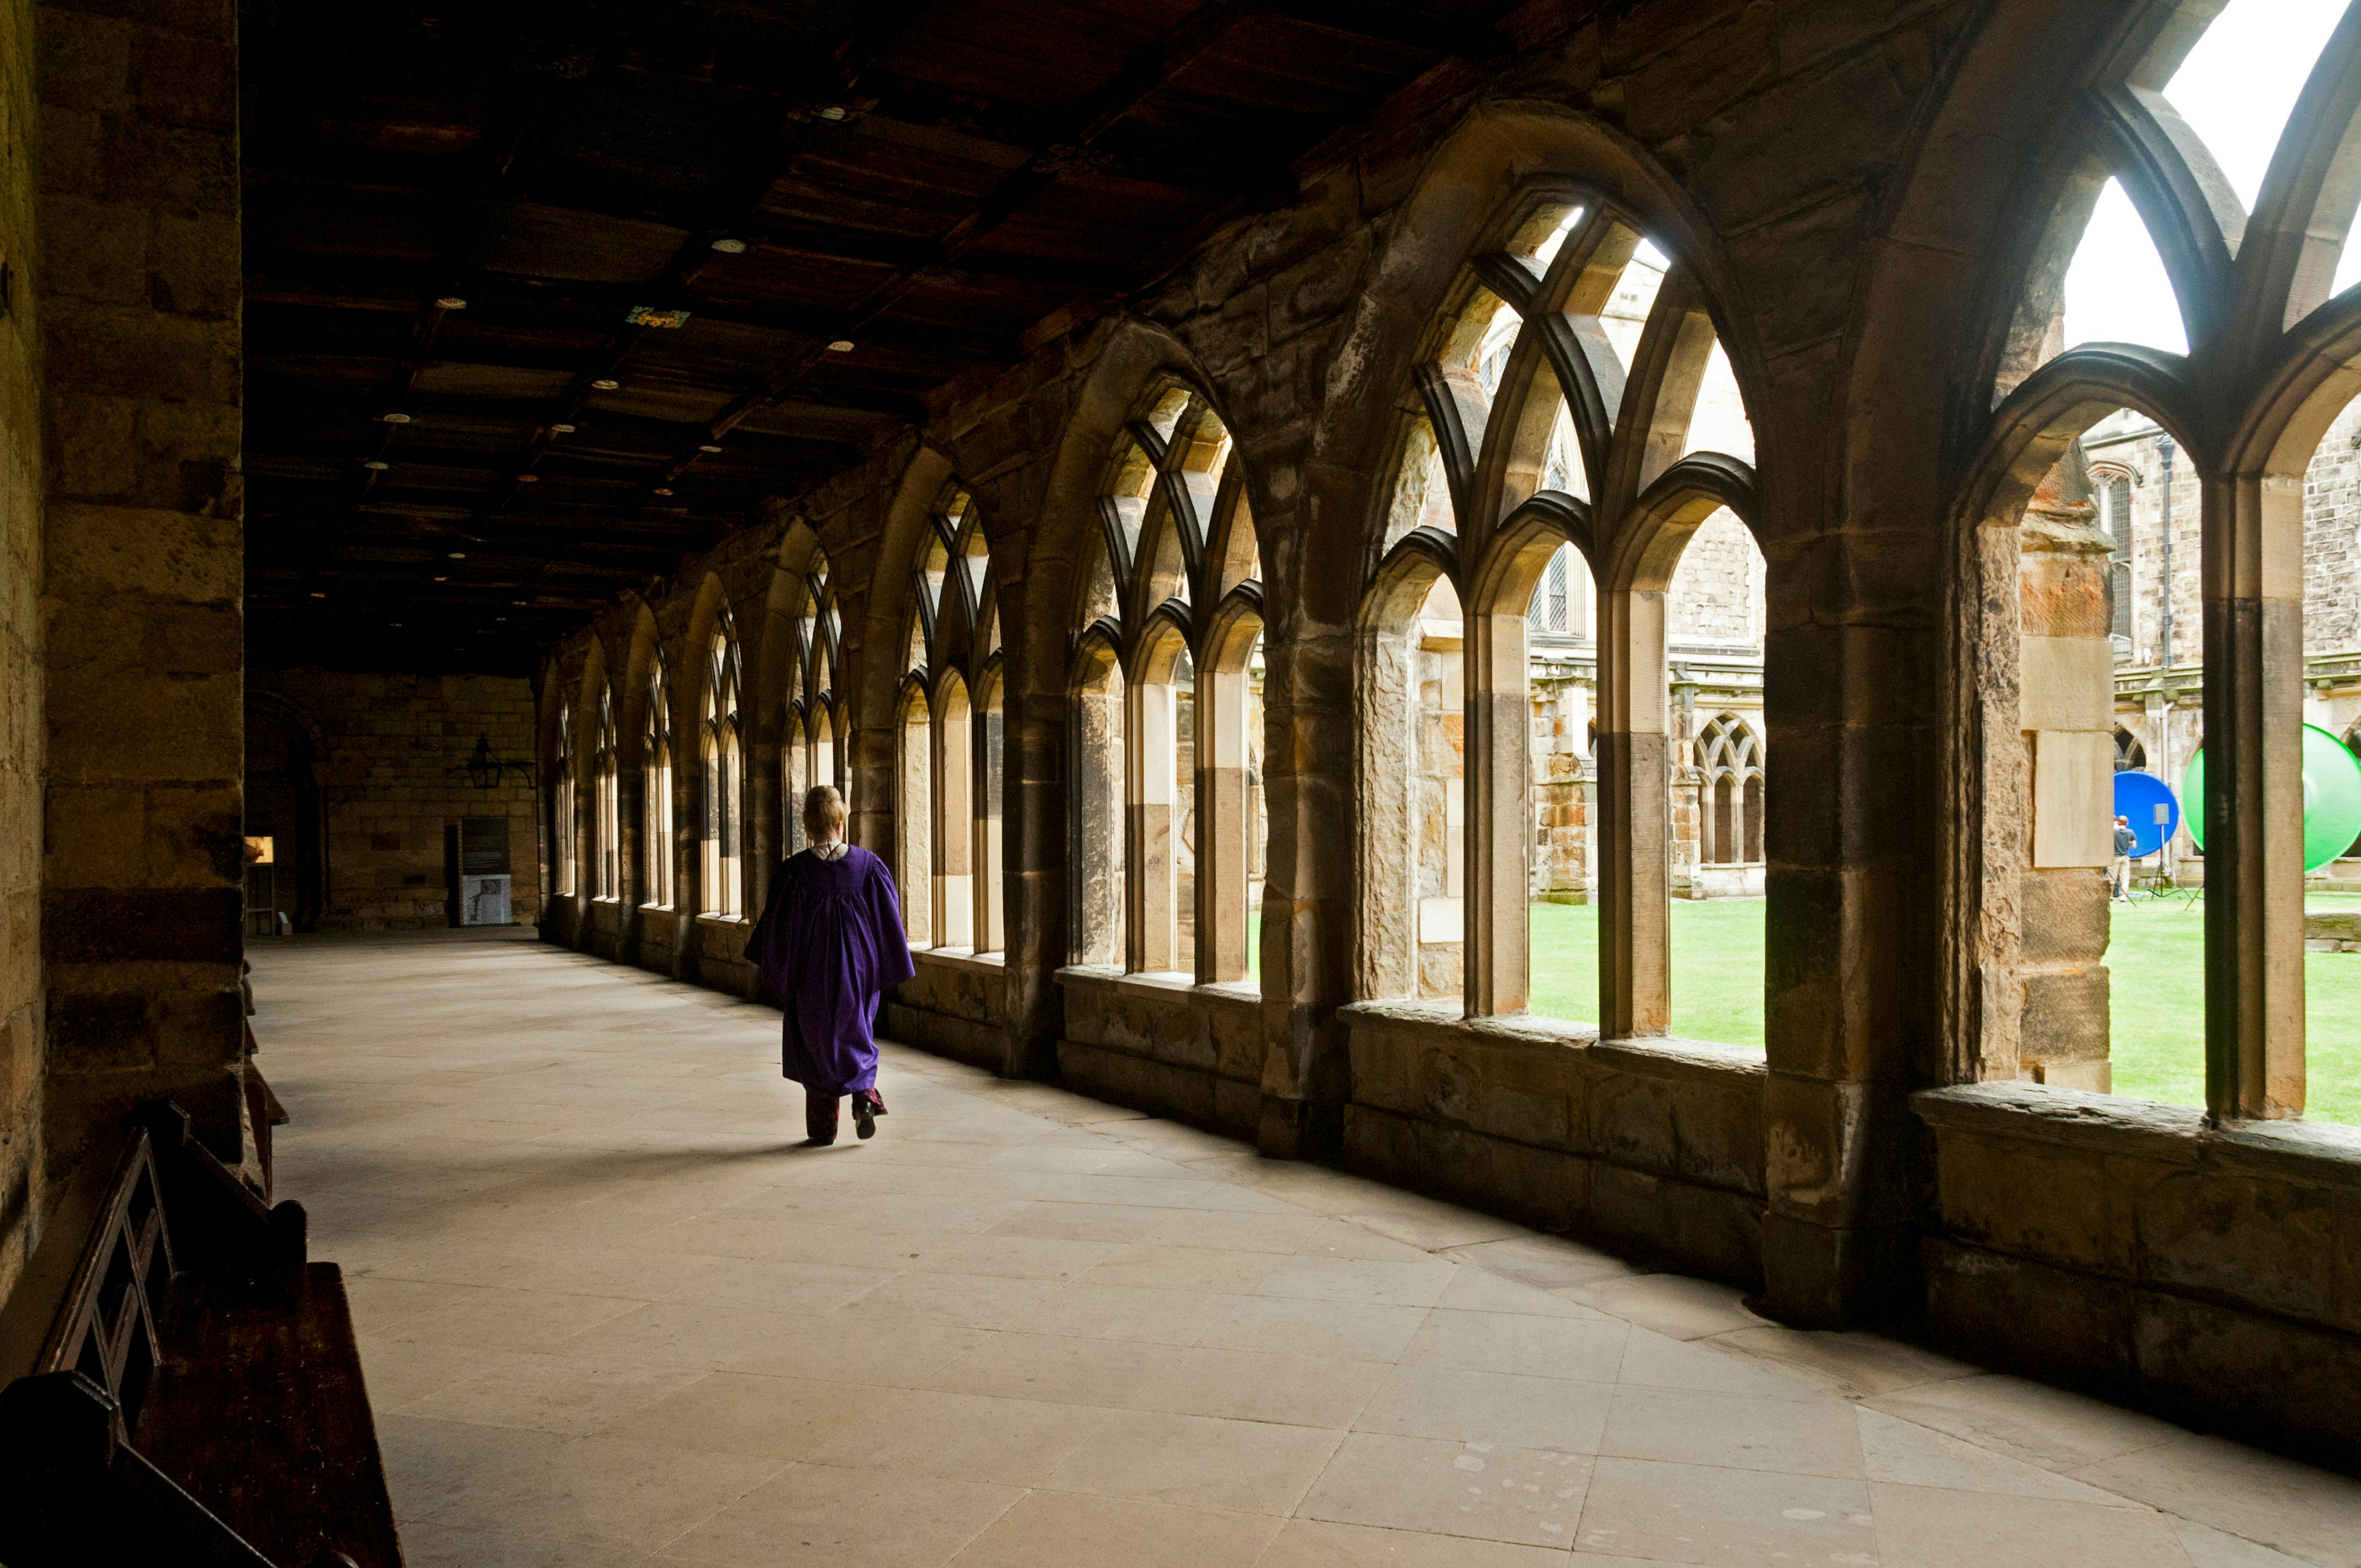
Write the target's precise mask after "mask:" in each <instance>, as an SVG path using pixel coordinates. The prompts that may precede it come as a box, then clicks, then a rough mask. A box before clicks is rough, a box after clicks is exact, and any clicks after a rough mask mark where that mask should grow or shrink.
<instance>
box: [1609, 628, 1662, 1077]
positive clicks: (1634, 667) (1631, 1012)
mask: <svg viewBox="0 0 2361 1568" xmlns="http://www.w3.org/2000/svg"><path fill="white" fill-rule="evenodd" d="M1664 681H1665V661H1664V594H1663V592H1661V591H1660V590H1654V589H1639V588H1610V589H1608V590H1606V591H1604V592H1602V593H1601V594H1600V595H1599V596H1598V904H1599V911H1598V1033H1599V1036H1600V1038H1602V1039H1642V1038H1646V1037H1649V1036H1658V1035H1663V1034H1665V1033H1667V1032H1668V1031H1669V1030H1670V1029H1671V1027H1672V983H1671V976H1672V961H1673V955H1672V919H1673V914H1672V897H1673V883H1672V866H1671V855H1672V792H1671V789H1670V788H1669V781H1670V776H1671V775H1670V772H1669V765H1668V756H1669V751H1668V748H1669V741H1668V740H1667V738H1666V735H1665V728H1666V725H1667V723H1668V722H1669V719H1670V714H1669V712H1668V710H1667V703H1666V699H1665V686H1664Z"/></svg>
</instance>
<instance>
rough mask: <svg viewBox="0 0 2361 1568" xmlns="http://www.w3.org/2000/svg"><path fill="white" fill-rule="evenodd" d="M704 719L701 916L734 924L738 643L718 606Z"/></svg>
mask: <svg viewBox="0 0 2361 1568" xmlns="http://www.w3.org/2000/svg"><path fill="white" fill-rule="evenodd" d="M704 674H705V714H704V719H703V723H702V725H701V728H700V733H699V736H698V741H699V746H700V751H701V756H702V760H703V762H704V764H705V777H704V791H703V794H704V797H705V799H704V806H705V820H704V823H703V824H702V831H701V832H700V834H699V838H700V840H701V842H702V844H703V846H704V851H705V860H704V865H703V868H702V870H703V873H704V874H703V877H702V881H701V883H700V888H699V892H700V895H701V897H702V898H703V901H704V905H705V907H704V911H703V912H704V913H705V914H707V915H710V916H715V917H717V918H719V919H724V920H736V919H739V918H741V916H743V915H744V913H745V907H744V905H745V893H744V889H745V867H744V861H743V852H744V851H743V847H742V846H741V844H740V842H739V833H740V826H741V822H742V821H743V817H742V815H741V809H740V808H741V805H742V801H741V790H742V788H743V784H742V778H743V773H744V769H743V766H742V758H741V748H740V742H739V724H738V689H739V666H738V640H737V637H736V635H735V634H734V633H733V631H732V630H731V627H730V611H729V609H728V607H727V606H724V607H723V609H722V610H721V613H720V616H719V622H718V624H717V625H716V626H715V628H714V631H713V638H712V641H709V642H708V643H707V644H706V651H705V671H704Z"/></svg>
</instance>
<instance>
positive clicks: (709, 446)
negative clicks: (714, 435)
mask: <svg viewBox="0 0 2361 1568" xmlns="http://www.w3.org/2000/svg"><path fill="white" fill-rule="evenodd" d="M697 450H698V451H699V452H719V451H720V450H721V448H719V446H716V445H714V444H713V443H711V442H709V441H708V442H707V443H705V444H703V445H701V446H699V447H698V448H697Z"/></svg>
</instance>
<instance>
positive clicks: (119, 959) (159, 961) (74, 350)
mask: <svg viewBox="0 0 2361 1568" xmlns="http://www.w3.org/2000/svg"><path fill="white" fill-rule="evenodd" d="M35 26H36V28H37V37H38V41H39V45H40V68H39V83H38V94H39V97H40V99H41V113H40V115H39V117H38V126H39V130H38V137H30V136H28V135H27V127H28V125H29V122H28V121H25V120H12V121H11V124H10V139H11V161H12V167H14V166H15V163H16V160H17V159H24V158H27V157H30V156H34V155H35V154H36V153H37V154H38V164H37V167H38V170H39V184H40V192H41V194H40V207H39V213H38V221H39V225H40V228H41V230H42V241H43V243H42V245H41V247H39V248H40V253H41V255H42V257H43V263H42V266H41V268H40V269H39V272H38V280H39V291H40V309H41V321H40V327H41V334H42V349H41V353H42V362H43V363H42V374H43V403H44V407H43V414H44V416H45V423H46V427H47V441H46V460H47V464H48V484H49V494H48V510H47V515H46V518H45V522H44V527H45V532H46V538H45V542H44V545H43V554H44V561H43V571H44V576H43V583H44V587H43V602H44V612H45V623H44V627H43V635H44V639H45V646H44V649H43V653H44V659H45V664H46V669H47V674H48V692H47V695H46V698H45V702H44V714H45V718H46V723H47V734H48V751H47V758H46V768H47V780H48V790H47V805H46V812H45V817H44V839H45V844H46V850H45V855H44V860H43V883H44V889H43V905H42V930H41V951H42V956H43V961H44V964H45V974H44V980H45V983H46V990H47V996H48V1002H47V1006H48V1028H49V1036H48V1051H49V1081H48V1087H47V1090H46V1091H45V1092H46V1097H47V1103H46V1108H45V1121H46V1125H47V1136H48V1138H49V1151H48V1152H49V1163H50V1165H51V1167H52V1168H53V1169H54V1170H56V1171H58V1172H59V1173H60V1177H62V1176H63V1175H64V1174H65V1173H66V1172H67V1171H68V1170H69V1169H70V1168H71V1167H73V1166H74V1165H76V1164H78V1163H81V1162H82V1161H84V1160H85V1158H87V1159H90V1160H95V1161H98V1162H100V1163H102V1164H103V1163H104V1162H105V1161H106V1160H108V1159H111V1158H112V1155H111V1152H106V1151H107V1148H108V1146H111V1145H112V1144H113V1143H114V1142H115V1140H116V1139H118V1138H119V1137H120V1127H121V1118H122V1116H123V1113H125V1111H126V1110H127V1109H128V1108H129V1107H130V1106H131V1105H133V1104H136V1103H137V1102H141V1101H145V1100H148V1099H152V1098H155V1097H158V1096H159V1095H169V1096H170V1097H171V1098H173V1099H176V1100H178V1101H180V1102H181V1104H182V1105H184V1106H185V1107H186V1108H187V1109H188V1111H189V1112H190V1113H191V1114H192V1118H193V1120H194V1123H195V1125H196V1128H197V1130H198V1132H199V1134H200V1135H202V1136H203V1138H204V1139H205V1140H206V1142H207V1143H208V1144H210V1145H211V1146H213V1147H214V1149H215V1151H216V1152H217V1153H219V1154H220V1155H222V1157H224V1158H225V1159H228V1160H231V1161H233V1162H236V1161H239V1160H241V1159H243V1158H245V1157H247V1151H248V1150H250V1148H251V1139H250V1137H249V1136H248V1135H247V1128H246V1123H245V1107H246V1103H247V1102H246V1096H245V1093H244V1084H245V1069H244V1066H243V1056H244V1035H245V1031H244V1020H243V1018H242V1016H241V1014H240V1010H239V1003H238V987H237V981H238V964H239V959H240V956H241V948H240V941H239V916H238V902H239V885H240V880H241V877H242V874H243V872H242V867H241V862H240V853H239V848H240V847H239V817H240V806H239V793H240V770H241V767H242V765H243V762H244V758H243V754H242V752H243V746H242V740H241V720H242V706H243V705H242V696H243V692H242V683H241V680H240V667H241V664H242V663H243V649H242V642H243V618H242V613H241V608H240V600H241V598H242V595H243V591H244V575H243V565H242V556H243V518H244V505H245V503H244V499H243V495H242V492H241V488H240V478H239V471H238V467H239V438H240V429H241V425H240V398H241V386H240V367H239V358H238V356H239V311H240V301H241V296H242V280H241V277H240V270H239V238H238V199H239V187H238V178H237V78H236V56H235V49H236V12H235V7H234V6H232V5H230V4H229V3H228V0H193V3H176V4H172V5H160V4H158V5H143V4H138V3H136V0H135V3H131V4H125V3H123V0H91V3H87V4H85V3H82V0H49V3H48V4H44V5H40V6H39V7H38V12H37V14H36V17H35Z"/></svg>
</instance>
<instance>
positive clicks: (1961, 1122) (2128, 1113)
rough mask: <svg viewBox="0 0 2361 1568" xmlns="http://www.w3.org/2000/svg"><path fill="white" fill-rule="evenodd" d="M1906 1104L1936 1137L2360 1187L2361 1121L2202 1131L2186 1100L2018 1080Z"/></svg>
mask: <svg viewBox="0 0 2361 1568" xmlns="http://www.w3.org/2000/svg"><path fill="white" fill-rule="evenodd" d="M1910 1109H1911V1110H1912V1111H1913V1112H1915V1113H1916V1114H1917V1116H1918V1119H1919V1120H1920V1121H1922V1122H1925V1123H1926V1124H1927V1125H1928V1126H1930V1127H1933V1128H1934V1129H1936V1131H1937V1132H1938V1133H1943V1132H1960V1133H1969V1134H1973V1135H1977V1136H1980V1137H1985V1138H1993V1139H1998V1140H2002V1141H2007V1140H2011V1139H2015V1140H2029V1141H2031V1142H2035V1143H2044V1144H2054V1145H2057V1146H2060V1147H2064V1148H2070V1149H2080V1150H2083V1151H2085V1152H2088V1153H2091V1154H2098V1155H2115V1156H2128V1157H2134V1158H2138V1159H2147V1160H2155V1161H2158V1162H2160V1163H2163V1164H2168V1165H2197V1164H2200V1163H2202V1164H2203V1165H2205V1166H2207V1167H2208V1168H2213V1169H2217V1170H2221V1171H2224V1172H2234V1173H2235V1174H2238V1175H2241V1176H2252V1177H2259V1178H2262V1179H2266V1180H2272V1181H2292V1182H2301V1183H2303V1184H2305V1185H2308V1186H2314V1187H2337V1188H2345V1189H2350V1190H2361V1127H2345V1126H2338V1125H2336V1124H2333V1123H2324V1122H2303V1121H2286V1122H2234V1123H2231V1124H2228V1125H2226V1126H2221V1127H2208V1126H2207V1125H2206V1124H2205V1113H2203V1112H2202V1111H2199V1110H2196V1109H2194V1108H2192V1107H2190V1106H2185V1105H2158V1104H2157V1103H2155V1102H2152V1101H2146V1100H2131V1099H2125V1098H2123V1097H2121V1096H2118V1095H2113V1094H2092V1093H2089V1092H2086V1091H2081V1090H2073V1089H2050V1088H2045V1087H2043V1086H2042V1085H2040V1084H2033V1083H2018V1082H2007V1083H1971V1084H1961V1085H1960V1086H1958V1087H1956V1088H1951V1089H1925V1090H1921V1091H1918V1092H1917V1093H1916V1094H1913V1095H1912V1096H1911V1097H1910Z"/></svg>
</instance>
